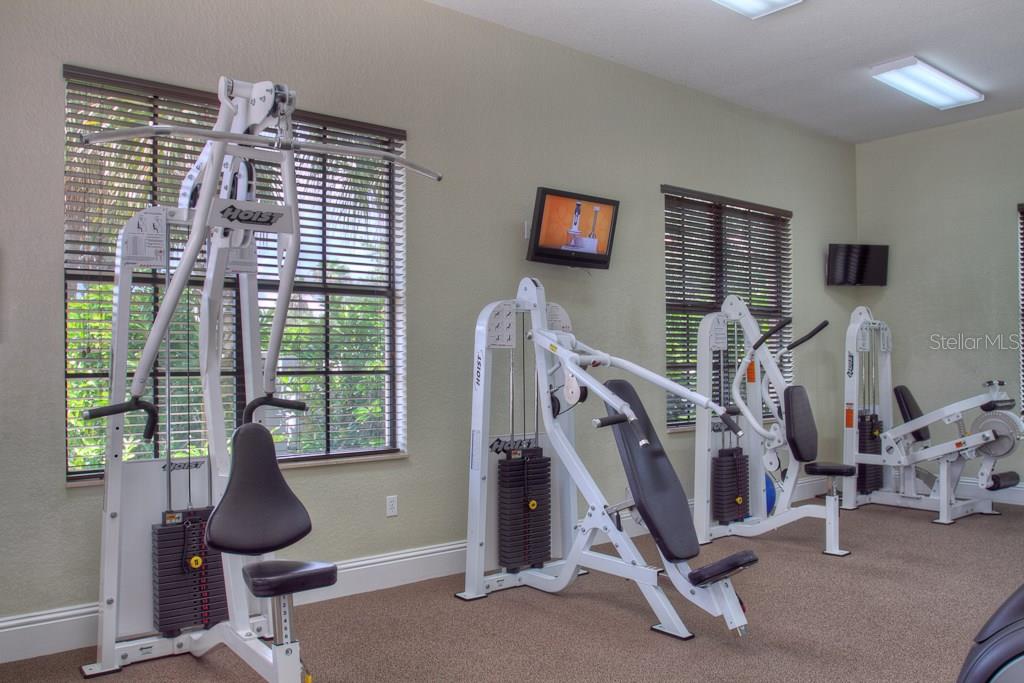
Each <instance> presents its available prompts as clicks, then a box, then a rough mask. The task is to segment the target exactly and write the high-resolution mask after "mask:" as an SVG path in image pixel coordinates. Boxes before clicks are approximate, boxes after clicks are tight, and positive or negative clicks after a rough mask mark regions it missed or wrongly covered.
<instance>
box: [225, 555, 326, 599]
mask: <svg viewBox="0 0 1024 683" xmlns="http://www.w3.org/2000/svg"><path fill="white" fill-rule="evenodd" d="M242 577H243V578H244V579H245V585H247V586H248V587H249V590H250V591H251V592H252V594H253V595H255V596H256V597H257V598H273V597H276V596H278V595H290V594H291V593H301V592H302V591H308V590H313V589H314V588H326V587H327V586H333V585H334V584H335V583H337V581H338V566H337V565H335V564H330V563H329V562H302V561H298V560H264V561H262V562H252V563H250V564H247V565H245V566H244V567H243V568H242Z"/></svg>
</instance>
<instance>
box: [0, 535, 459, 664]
mask: <svg viewBox="0 0 1024 683" xmlns="http://www.w3.org/2000/svg"><path fill="white" fill-rule="evenodd" d="M465 568H466V542H465V541H455V542H452V543H442V544H439V545H432V546H426V547H423V548H411V549H409V550H402V551H399V552H394V553H385V554H383V555H375V556H372V557H360V558H357V559H354V560H346V561H344V562H339V563H338V583H337V584H335V585H334V586H331V587H330V588H324V589H320V590H315V591H309V592H307V593H300V594H298V595H296V600H295V602H296V603H298V604H306V603H310V602H317V601H319V600H331V599H333V598H340V597H344V596H346V595H353V594H355V593H366V592H369V591H376V590H381V589H384V588H393V587H395V586H401V585H403V584H407V583H415V582H416V581H425V580H426V579H433V578H437V577H439V576H448V575H450V574H458V573H460V572H463V571H465ZM98 613H99V606H98V605H97V603H90V604H86V605H75V606H73V607H60V608H57V609H52V610H45V611H43V612H33V613H31V614H20V615H16V616H13V617H6V618H0V663H3V662H11V661H15V660H18V659H28V658H30V657H41V656H43V655H50V654H55V653H57V652H64V651H66V650H74V649H77V648H81V647H89V646H92V645H95V644H96V630H97V627H98V623H97V622H98V616H97V615H98Z"/></svg>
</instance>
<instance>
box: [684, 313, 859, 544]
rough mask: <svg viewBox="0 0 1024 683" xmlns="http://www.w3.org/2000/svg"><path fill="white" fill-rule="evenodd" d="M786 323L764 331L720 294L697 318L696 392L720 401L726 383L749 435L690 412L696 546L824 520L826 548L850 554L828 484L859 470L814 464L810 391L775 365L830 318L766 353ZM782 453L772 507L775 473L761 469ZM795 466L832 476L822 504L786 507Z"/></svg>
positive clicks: (775, 465) (776, 462)
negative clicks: (717, 304)
mask: <svg viewBox="0 0 1024 683" xmlns="http://www.w3.org/2000/svg"><path fill="white" fill-rule="evenodd" d="M791 322H792V320H791V319H790V318H785V319H783V320H782V321H781V322H780V323H779V324H778V325H776V326H775V327H773V328H772V329H771V330H769V331H768V332H765V333H763V334H762V333H761V328H760V326H759V325H758V322H757V319H756V318H754V316H753V315H752V314H751V312H750V309H749V308H748V307H747V305H746V303H744V301H743V300H742V299H740V298H739V297H737V296H728V297H726V299H725V301H724V302H723V303H722V308H721V310H720V311H718V312H716V313H710V314H708V315H706V316H705V317H704V319H703V320H701V324H700V327H699V328H698V341H697V391H698V392H699V393H701V394H705V395H714V393H715V389H716V387H717V388H718V391H719V392H720V393H721V394H723V398H722V399H720V400H721V401H722V402H723V403H725V400H724V394H725V391H726V387H727V386H728V387H730V395H731V398H732V401H733V407H734V410H733V407H731V408H730V410H733V412H736V413H737V414H739V415H742V417H743V420H744V421H743V422H742V423H741V424H742V425H743V426H744V427H745V431H746V436H745V437H737V436H735V435H734V434H732V433H731V430H729V429H727V427H726V425H723V424H722V422H721V418H720V417H717V416H715V415H713V414H712V413H711V412H709V411H698V413H697V430H696V450H697V452H696V464H695V469H694V488H695V494H694V521H695V524H696V528H697V537H698V538H699V539H700V542H701V543H709V542H711V541H713V540H714V539H716V538H721V537H723V536H746V537H752V536H760V535H761V534H765V533H768V532H770V531H774V530H775V529H778V528H779V527H782V526H784V525H786V524H789V523H791V522H795V521H797V520H799V519H804V518H807V517H814V518H818V519H822V520H824V521H825V550H824V553H825V554H826V555H834V556H837V557H842V556H845V555H849V554H850V551H848V550H843V549H841V548H840V547H839V500H838V497H837V495H836V487H835V480H836V478H837V477H846V476H850V475H852V474H855V473H856V468H855V467H853V466H851V465H840V464H834V463H819V462H817V457H818V430H817V427H816V425H815V422H814V414H813V412H812V410H811V403H810V399H809V398H808V395H807V390H806V389H805V388H804V387H803V386H800V385H791V384H788V383H787V382H786V380H785V378H784V377H783V374H782V370H781V368H780V366H779V361H780V359H781V358H782V356H783V355H784V354H786V353H790V352H792V351H793V350H794V349H795V348H797V347H798V346H800V345H801V344H803V343H805V342H807V341H809V340H810V339H811V338H812V337H814V336H815V335H816V334H818V333H819V332H820V331H821V330H823V329H825V327H826V326H827V325H828V321H827V320H826V321H824V322H822V323H820V324H819V325H818V326H817V327H815V328H814V329H813V330H811V331H810V332H809V333H807V334H806V335H804V336H803V337H801V338H800V339H797V340H796V341H794V342H792V343H790V344H788V345H787V346H785V347H783V348H782V349H780V350H779V351H778V352H777V353H772V351H771V349H770V348H769V347H768V346H767V345H766V342H767V341H768V340H769V339H771V337H773V336H774V335H776V334H778V333H779V332H781V331H782V330H783V329H784V328H785V327H786V326H788V325H789V324H790V323H791ZM737 338H742V340H743V341H742V343H743V345H744V351H745V353H744V355H743V356H742V357H741V359H740V362H739V364H738V366H737V367H736V368H735V371H734V372H733V373H732V381H731V382H729V372H728V371H729V369H730V368H729V363H730V358H731V356H730V353H729V352H730V339H732V342H733V344H734V345H735V344H736V343H737ZM772 390H774V396H773V393H772ZM776 397H778V398H776ZM780 401H781V404H782V405H780V404H779V402H780ZM764 408H767V409H768V411H769V414H770V415H771V417H772V418H773V419H774V423H773V424H772V425H771V426H769V427H766V426H765V425H764V417H763V415H764ZM783 450H788V451H789V454H790V456H791V458H790V463H789V466H788V467H787V469H786V473H785V476H784V477H783V481H782V486H781V491H780V492H779V493H778V494H777V496H776V500H775V502H774V505H772V504H770V502H769V497H770V495H771V494H772V493H775V492H774V488H772V489H769V488H768V487H774V483H768V482H769V479H770V480H771V482H774V477H766V473H770V472H776V471H778V470H779V469H780V466H781V458H780V457H779V453H780V451H783ZM801 466H803V468H804V470H805V471H806V472H807V474H810V475H818V476H826V477H829V479H830V481H831V486H830V492H829V495H827V496H826V498H825V504H824V505H819V504H815V503H808V504H805V505H800V506H795V507H794V506H793V505H792V501H793V495H794V493H795V492H796V487H797V482H798V481H799V477H800V468H801Z"/></svg>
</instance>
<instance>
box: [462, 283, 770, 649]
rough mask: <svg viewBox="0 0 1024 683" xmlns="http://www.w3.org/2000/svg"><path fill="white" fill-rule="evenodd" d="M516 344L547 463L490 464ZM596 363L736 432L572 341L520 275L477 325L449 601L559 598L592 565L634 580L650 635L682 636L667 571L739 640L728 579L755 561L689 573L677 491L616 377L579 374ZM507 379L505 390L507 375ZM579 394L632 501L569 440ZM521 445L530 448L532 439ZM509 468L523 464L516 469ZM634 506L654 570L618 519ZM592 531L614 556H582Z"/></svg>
mask: <svg viewBox="0 0 1024 683" xmlns="http://www.w3.org/2000/svg"><path fill="white" fill-rule="evenodd" d="M517 344H523V346H524V348H523V349H522V353H523V358H524V362H523V372H524V379H523V382H524V385H525V351H526V349H525V345H527V344H529V345H530V346H531V347H532V348H533V351H534V354H533V356H534V357H533V362H534V366H535V376H536V383H537V384H536V386H537V391H536V394H537V401H538V406H537V411H538V412H539V414H540V418H541V421H542V423H543V425H544V430H545V432H546V434H545V436H546V439H547V441H548V443H549V444H550V448H551V449H552V450H553V451H554V453H555V457H554V458H552V459H550V460H549V459H548V458H545V457H543V456H542V455H541V454H540V453H538V452H537V451H538V450H539V449H536V448H534V447H531V448H527V449H515V448H513V449H505V451H504V458H502V459H497V458H496V457H495V456H496V455H498V453H495V449H492V448H491V447H489V445H488V444H492V445H493V444H494V443H495V441H493V440H492V439H491V433H490V421H491V398H492V396H491V394H492V391H491V389H492V386H491V384H492V380H493V375H494V372H493V354H494V352H495V351H499V350H506V351H511V352H512V355H513V356H514V355H515V350H516V346H517ZM597 367H605V368H618V369H620V370H623V371H625V372H628V373H631V374H633V375H635V376H637V377H639V378H641V379H643V380H646V381H648V382H651V383H652V384H654V385H655V386H657V387H659V388H661V389H663V390H665V391H668V392H670V393H672V394H674V395H676V396H679V397H681V398H683V399H685V400H687V401H691V402H693V403H695V404H696V405H698V406H700V408H702V409H703V410H708V411H713V412H715V413H716V414H718V415H719V416H720V417H721V419H722V420H723V422H724V423H725V424H726V425H727V426H729V427H730V428H732V429H734V430H735V431H736V432H737V433H740V430H739V427H738V426H737V425H736V424H735V422H733V420H732V419H731V418H730V417H729V416H728V415H727V414H726V413H725V409H724V408H722V407H721V406H719V405H718V404H716V403H714V402H713V401H711V400H710V399H708V398H707V397H705V396H702V395H700V394H697V393H694V392H692V391H690V390H689V389H687V388H685V387H682V386H680V385H678V384H676V383H675V382H672V381H670V380H668V379H666V378H665V377H662V376H661V375H658V374H656V373H654V372H651V371H650V370H647V369H645V368H642V367H640V366H638V365H636V364H634V363H631V362H630V361H627V360H625V359H622V358H617V357H615V356H612V355H609V354H607V353H605V352H603V351H599V350H597V349H594V348H592V347H590V346H588V345H586V344H584V343H583V342H582V341H580V340H579V339H578V338H577V337H576V336H575V335H573V333H572V324H571V322H570V319H569V316H568V314H567V313H566V311H565V309H563V308H562V307H561V306H559V305H558V304H555V303H548V302H547V299H546V297H545V293H544V287H543V285H541V283H540V282H538V281H537V280H535V279H533V278H524V279H523V280H522V281H521V282H520V283H519V290H518V294H517V296H516V298H515V299H509V300H505V301H496V302H494V303H491V304H488V305H487V306H486V307H484V309H483V310H482V311H481V313H480V315H479V317H478V318H477V323H476V337H475V346H474V366H473V416H472V429H471V433H470V452H469V515H468V530H467V537H468V539H467V545H466V577H465V589H464V590H463V591H462V592H461V593H458V597H460V598H462V599H464V600H474V599H477V598H483V597H486V596H487V595H488V594H490V593H493V592H494V591H499V590H504V589H507V588H514V587H518V586H529V587H531V588H536V589H538V590H542V591H545V592H549V593H556V592H559V591H562V590H564V589H565V588H567V587H568V586H569V585H570V584H571V583H572V582H573V581H574V580H575V579H576V577H577V576H578V575H579V574H580V573H581V570H583V569H593V570H596V571H600V572H604V573H607V574H612V575H614V576H620V577H623V578H626V579H629V580H631V581H633V582H634V583H636V584H637V586H638V587H639V588H640V591H641V592H642V593H643V595H644V597H645V598H646V599H647V602H648V604H649V605H650V606H651V609H653V610H654V613H655V614H656V615H657V617H658V619H659V623H658V624H657V625H655V626H653V627H652V628H653V629H654V630H657V631H660V632H663V633H666V634H669V635H672V636H675V637H678V638H682V639H688V638H691V637H692V634H691V633H690V631H689V630H688V629H687V628H686V626H685V624H684V623H683V620H682V619H681V618H680V617H679V614H678V613H677V612H676V609H675V607H674V606H673V604H672V603H671V602H670V601H669V599H668V597H667V596H666V594H665V592H664V591H663V589H662V588H661V586H660V585H659V583H658V577H659V574H661V573H662V572H664V574H665V575H666V576H667V577H668V579H669V580H670V581H671V583H672V585H673V586H674V587H675V588H676V590H677V591H678V592H679V594H680V595H681V596H683V597H684V598H686V599H687V600H689V601H690V602H693V603H694V604H696V605H697V606H698V607H700V608H701V609H703V610H705V611H706V612H708V613H709V614H712V615H715V616H722V617H723V618H724V619H725V622H726V624H727V626H728V627H729V628H730V629H735V630H737V631H738V632H739V633H740V634H741V635H742V634H743V633H744V632H745V631H746V624H747V620H746V616H745V614H744V610H743V607H742V604H741V602H740V600H739V598H738V597H737V595H736V592H735V590H734V588H733V585H732V581H731V579H730V577H731V576H732V575H733V574H735V573H736V572H738V571H741V570H742V569H744V568H746V567H748V566H750V565H751V564H754V563H755V562H756V561H757V557H756V556H755V555H754V554H753V553H752V552H750V551H744V552H740V553H736V554H734V555H731V556H729V557H727V558H725V559H723V560H719V561H717V562H714V563H712V564H710V565H708V566H705V567H701V568H699V569H695V570H691V569H690V567H689V565H688V560H691V559H693V558H694V557H696V556H697V554H698V553H699V552H700V546H699V544H698V543H697V539H696V536H695V535H694V533H693V527H692V524H691V518H690V510H689V504H688V502H687V500H686V494H685V492H684V491H683V488H682V486H681V484H680V483H679V480H678V478H677V477H676V474H675V471H674V470H673V469H672V465H671V463H669V461H668V457H667V456H666V455H665V451H664V449H663V448H662V446H661V443H660V441H659V440H658V437H657V434H656V433H655V431H654V428H653V425H652V423H651V421H650V419H649V418H648V416H647V413H646V411H645V410H644V409H643V406H642V404H641V403H640V400H639V398H638V397H637V395H636V392H635V390H634V389H633V388H632V386H630V385H629V383H628V382H625V381H624V380H611V381H609V382H606V383H604V384H602V383H601V382H599V381H598V380H596V379H595V378H594V377H592V376H591V375H590V374H589V373H588V372H587V370H588V369H589V368H597ZM510 374H511V373H510ZM512 379H513V385H514V380H515V378H514V374H513V378H512ZM524 393H525V386H524ZM588 395H596V396H598V397H599V398H600V399H601V400H602V401H604V403H605V405H606V408H607V412H608V415H607V416H605V417H601V418H595V419H594V420H593V424H594V426H595V427H608V426H611V427H613V431H614V433H615V440H616V444H617V446H618V448H619V453H620V456H621V458H622V461H623V465H624V466H625V468H626V475H627V480H628V481H629V485H630V491H631V494H632V497H631V498H630V499H627V500H625V501H622V502H621V503H616V504H611V503H609V502H608V500H607V499H606V498H605V496H604V494H603V493H602V492H601V490H600V489H599V488H598V486H597V483H596V482H595V481H594V478H593V477H592V476H591V474H590V472H589V471H588V470H587V467H586V465H585V464H584V461H583V459H582V458H581V457H580V455H579V453H577V451H576V448H575V445H574V443H575V432H574V423H573V417H574V415H572V414H571V412H570V411H571V410H574V409H575V408H576V407H577V406H578V405H579V404H580V403H582V402H583V401H585V400H586V398H587V396H588ZM559 397H561V398H559ZM513 398H514V397H513ZM524 412H525V411H524ZM513 429H514V420H513ZM524 431H526V429H525V425H524ZM530 445H531V446H536V445H537V442H536V441H535V442H534V443H533V444H530ZM498 450H501V449H498ZM524 450H525V451H527V452H523V451H524ZM517 461H521V463H522V464H521V465H519V466H516V464H515V463H516V462H517ZM507 463H512V464H507ZM552 465H553V467H552ZM549 469H553V475H554V482H555V484H554V485H555V487H556V489H557V494H558V495H557V508H558V510H557V519H558V525H557V528H556V529H554V532H555V533H554V534H552V529H551V523H550V518H551V517H552V516H553V515H552V514H551V513H552V510H551V506H552V503H553V497H552V496H551V491H550V483H549V482H550V476H551V474H552V473H549V472H547V470H549ZM503 470H506V471H509V472H507V473H506V472H503ZM495 479H497V480H498V481H497V484H496V487H497V488H498V490H499V494H500V495H499V501H498V508H499V509H498V515H493V514H490V515H489V514H488V513H489V507H488V490H489V488H490V487H491V486H492V484H491V483H490V482H493V481H494V480H495ZM546 482H548V483H547V484H546V488H545V483H546ZM538 484H539V485H538ZM579 496H582V498H583V500H584V501H585V505H586V510H585V513H584V514H583V515H580V514H579V513H578V509H577V505H578V502H577V501H578V498H579ZM634 508H635V509H636V511H637V513H638V514H639V515H640V517H641V518H642V519H643V521H644V523H645V524H646V526H647V528H648V529H649V530H650V531H651V535H652V536H653V537H654V540H655V542H656V544H657V546H658V551H659V554H660V555H661V560H662V568H661V569H659V568H658V567H655V566H651V565H649V564H648V563H647V562H646V561H645V560H644V558H643V556H642V555H641V554H640V551H639V550H638V549H637V547H636V545H635V544H634V543H633V540H632V539H631V538H630V537H629V535H627V534H626V533H625V532H623V531H622V528H621V523H620V521H621V520H620V513H621V512H623V511H626V510H631V509H634ZM496 518H497V519H496ZM495 522H498V523H497V524H495ZM495 527H497V528H496V529H495ZM599 531H600V532H603V533H605V534H607V536H608V538H609V539H610V540H611V543H612V544H613V546H614V548H615V553H616V554H615V555H610V554H605V553H599V552H596V551H594V550H592V549H591V546H592V544H593V543H594V541H595V538H596V536H597V533H598V532H599ZM555 535H557V537H558V539H559V540H560V545H561V558H560V559H554V560H552V559H551V551H552V548H553V544H552V543H551V540H552V538H553V536H555ZM495 537H497V540H498V543H497V544H495V542H494V539H495ZM496 545H497V547H498V550H499V554H498V559H499V562H500V563H501V566H502V569H500V570H498V571H494V572H488V569H489V568H490V567H491V566H493V562H490V561H489V560H490V557H489V554H488V550H489V549H490V550H491V551H492V553H491V555H492V556H493V550H494V549H495V546H496Z"/></svg>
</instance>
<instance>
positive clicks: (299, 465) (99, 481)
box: [64, 451, 409, 489]
mask: <svg viewBox="0 0 1024 683" xmlns="http://www.w3.org/2000/svg"><path fill="white" fill-rule="evenodd" d="M408 458H409V454H408V453H407V452H405V451H402V452H400V453H380V454H373V453H370V454H367V455H353V456H351V457H348V458H324V459H322V460H300V461H298V462H282V463H281V469H282V470H299V469H305V468H307V467H334V466H335V465H354V464H356V463H361V462H379V461H382V460H407V459H408ZM92 486H103V477H91V478H89V479H74V480H71V481H65V482H64V487H65V488H69V489H78V488H89V487H92Z"/></svg>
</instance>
